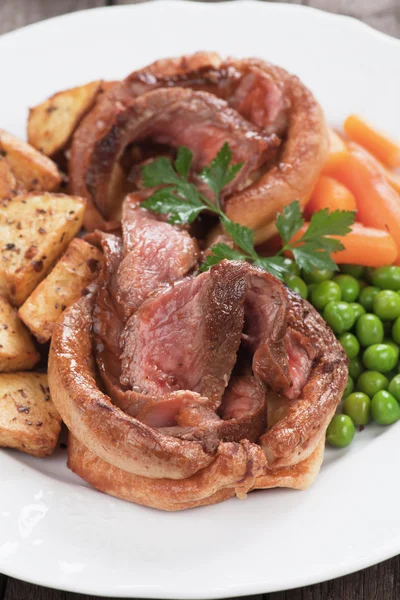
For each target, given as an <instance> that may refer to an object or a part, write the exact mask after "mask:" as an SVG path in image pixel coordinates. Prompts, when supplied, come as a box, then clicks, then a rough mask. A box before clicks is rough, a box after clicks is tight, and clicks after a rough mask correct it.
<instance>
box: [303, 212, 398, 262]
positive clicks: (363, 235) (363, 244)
mask: <svg viewBox="0 0 400 600" xmlns="http://www.w3.org/2000/svg"><path fill="white" fill-rule="evenodd" d="M308 225H309V223H305V225H303V227H302V228H301V230H300V232H298V233H297V234H296V236H295V238H294V239H299V238H300V237H301V236H302V235H303V233H304V232H305V231H306V229H307V227H308ZM332 237H334V238H335V239H337V240H340V241H341V242H342V244H343V246H344V247H345V249H344V250H340V251H339V252H333V253H332V258H333V260H334V261H335V262H336V263H337V264H339V265H340V264H345V265H351V264H354V265H363V266H365V267H384V266H385V265H391V264H393V263H394V262H395V261H396V259H397V256H398V249H397V246H396V243H395V241H394V239H393V237H392V236H391V235H390V233H388V232H387V231H382V230H381V229H374V228H372V227H364V225H361V223H354V225H352V227H351V232H350V233H348V234H347V235H344V236H338V235H335V236H332Z"/></svg>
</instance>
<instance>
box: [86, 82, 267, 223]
mask: <svg viewBox="0 0 400 600" xmlns="http://www.w3.org/2000/svg"><path fill="white" fill-rule="evenodd" d="M146 138H150V139H153V140H154V141H156V142H159V143H162V144H166V145H168V146H172V147H174V148H177V147H178V146H186V147H188V148H190V150H191V151H192V152H193V167H194V168H195V169H196V170H199V169H201V167H203V166H204V165H208V164H209V163H210V162H211V160H212V159H213V158H214V157H215V155H216V154H217V152H218V151H219V150H220V148H221V147H222V146H223V145H224V144H225V143H226V142H227V143H229V147H230V149H231V151H232V155H233V161H234V162H235V163H243V167H242V168H241V170H240V171H239V173H238V175H237V176H236V177H235V180H234V181H233V182H231V183H230V184H229V186H227V187H229V189H231V190H233V189H234V188H236V187H237V186H238V184H239V182H244V181H245V180H246V178H247V176H248V175H249V174H250V173H252V171H254V170H255V169H256V168H257V167H258V166H260V165H261V164H263V163H264V161H265V158H266V151H267V150H268V137H265V136H263V135H262V134H261V133H260V132H259V131H258V129H257V128H256V127H254V126H253V125H251V124H250V123H249V122H248V121H246V120H245V119H244V118H243V117H241V116H240V115H239V113H238V112H236V111H235V110H233V109H232V108H229V106H228V105H227V103H226V102H225V101H224V100H220V99H219V98H216V97H215V96H213V95H212V94H208V93H207V92H194V91H192V90H187V89H183V88H173V89H160V90H154V91H151V92H148V93H147V94H144V95H143V96H139V97H137V98H134V99H133V100H132V101H131V102H129V103H127V104H126V105H125V106H124V108H123V109H121V111H120V113H119V114H118V118H117V119H116V121H115V123H113V125H112V127H111V128H110V129H109V130H108V131H107V132H106V133H105V135H104V136H103V137H102V138H101V139H100V140H99V141H98V142H97V144H96V146H95V148H94V150H93V153H92V155H91V159H90V163H89V165H88V170H87V174H86V182H87V187H88V189H89V191H90V192H91V194H92V197H93V199H94V201H95V203H96V205H97V206H98V208H100V210H101V211H102V212H103V214H104V215H106V216H108V215H109V214H110V209H111V208H112V207H110V205H109V186H110V181H111V175H112V171H113V166H114V164H115V161H116V160H118V159H119V158H120V157H121V155H122V153H123V151H124V150H125V148H126V146H127V145H128V144H130V143H132V142H134V141H136V142H137V141H140V140H144V139H146ZM226 191H229V190H228V189H227V190H226Z"/></svg>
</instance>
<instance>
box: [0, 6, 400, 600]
mask: <svg viewBox="0 0 400 600" xmlns="http://www.w3.org/2000/svg"><path fill="white" fill-rule="evenodd" d="M154 4H162V5H163V6H164V7H165V6H167V7H168V6H170V7H171V8H174V7H178V6H179V9H180V10H181V9H182V7H184V10H187V9H188V8H189V7H190V9H189V10H190V11H193V10H205V11H210V12H211V11H213V10H221V9H222V10H223V9H226V7H227V6H229V5H235V6H236V7H238V6H243V7H246V6H247V7H249V6H255V5H259V6H263V7H265V9H266V10H272V11H276V12H284V11H288V12H291V13H293V12H302V13H304V12H308V13H309V14H310V15H315V16H317V18H320V19H324V20H328V21H331V22H336V23H338V24H339V25H340V23H344V22H346V23H347V24H348V26H351V27H354V28H357V29H358V30H359V31H360V33H361V32H362V31H363V32H364V33H363V34H362V35H368V36H372V37H374V38H375V39H376V41H377V42H378V41H379V43H384V44H392V45H393V46H394V47H396V48H397V49H399V48H400V39H397V38H395V37H393V36H390V35H388V34H386V33H383V32H381V31H378V30H376V29H375V28H373V27H372V26H370V25H368V24H366V23H364V22H362V21H360V20H359V19H357V18H355V17H352V16H348V15H341V14H336V13H329V12H327V11H324V10H321V9H318V8H314V7H309V6H303V5H298V4H290V3H286V2H284V3H275V2H263V1H261V0H224V1H222V2H217V3H206V2H201V1H190V0H152V1H151V2H142V3H140V4H129V5H118V6H103V7H93V8H88V9H83V10H79V11H75V12H71V13H67V14H63V15H59V16H55V17H50V18H48V19H44V20H42V21H39V22H37V23H32V24H30V25H26V26H23V27H20V28H18V29H15V30H13V31H10V32H7V33H4V34H2V35H1V36H0V44H1V42H2V41H3V40H4V39H5V38H7V39H12V38H13V37H14V38H16V41H18V39H17V38H18V37H19V36H21V35H23V34H24V33H25V31H26V30H34V29H38V30H40V29H41V28H47V27H49V26H50V27H51V24H52V22H53V21H57V22H59V21H61V20H75V19H79V18H80V17H81V14H84V13H93V12H95V13H102V12H108V11H112V12H121V13H123V12H128V11H129V12H130V11H138V12H140V11H141V10H147V7H148V6H149V5H154ZM145 7H146V8H145ZM236 10H238V9H236ZM262 10H264V8H263V9H262ZM2 454H3V453H2ZM5 456H6V459H5V462H6V466H7V464H8V465H10V464H11V462H13V457H12V456H8V454H7V453H6V454H5ZM1 458H2V460H1V462H3V456H2V457H1ZM26 467H27V468H29V469H30V470H32V471H33V470H34V469H31V467H29V466H26ZM35 473H36V477H38V479H39V478H43V477H44V478H49V479H50V480H52V478H51V477H50V476H48V475H46V474H44V473H38V472H35ZM65 485H70V484H65ZM387 546H388V547H386V546H385V547H384V548H382V546H379V549H377V550H376V549H374V551H373V552H370V553H369V554H368V558H364V557H359V558H358V560H357V559H354V560H353V562H352V564H351V567H350V568H347V567H345V566H343V565H342V564H341V563H335V565H334V566H333V567H332V568H331V569H330V570H329V571H328V570H326V577H325V576H324V578H321V577H319V576H317V578H316V577H315V576H313V575H312V574H311V572H310V573H309V574H307V575H304V576H303V577H301V578H300V577H298V578H297V580H296V581H295V582H292V583H291V584H290V586H289V587H285V588H282V587H274V588H271V589H269V590H268V592H265V589H264V588H263V587H262V583H259V582H257V583H256V584H253V583H244V584H243V583H241V584H234V585H231V586H230V587H229V588H227V587H226V586H225V587H224V586H223V585H221V586H220V587H218V588H214V589H213V590H211V589H209V590H208V591H207V593H204V592H203V593H201V594H196V593H194V594H191V595H190V598H192V599H193V600H194V599H196V600H201V599H204V600H205V599H208V598H209V599H212V598H228V597H231V596H245V595H253V594H261V593H273V592H277V591H281V590H283V589H286V590H290V589H294V588H297V587H303V586H307V585H313V584H316V583H319V582H323V581H328V580H330V579H335V578H337V577H341V576H344V575H347V574H350V573H354V572H356V571H359V570H361V569H364V568H367V567H369V566H371V565H374V564H377V563H379V562H381V561H383V560H386V559H389V558H391V557H393V556H396V555H397V554H398V552H399V550H400V545H399V546H396V547H395V544H394V543H393V542H391V543H388V544H387ZM3 567H5V568H4V570H3V574H4V575H7V576H10V577H15V578H19V579H21V578H23V580H24V581H27V582H29V583H32V584H35V585H40V586H43V587H47V588H56V589H63V590H66V591H69V592H74V593H83V594H96V595H98V596H100V597H106V596H110V595H113V594H115V593H116V592H117V593H119V594H120V593H121V591H118V590H117V589H115V587H114V588H112V587H109V588H105V589H104V590H103V591H100V592H99V590H94V588H93V587H91V585H90V584H89V585H87V584H85V585H82V582H80V583H79V585H77V586H74V584H73V580H69V583H68V586H65V585H64V584H63V587H62V588H58V585H59V584H57V577H55V578H54V579H52V577H51V573H50V574H48V577H47V579H45V578H43V571H42V572H41V575H42V577H41V576H38V577H37V578H34V577H29V578H26V577H24V575H23V572H22V571H23V569H21V570H19V569H18V567H17V568H7V565H2V569H3ZM156 587H157V586H155V587H154V588H148V589H146V588H144V587H143V586H142V587H140V586H139V587H138V588H137V589H135V584H134V583H133V584H132V585H131V586H130V587H129V590H126V591H124V592H123V595H122V596H119V597H121V598H122V597H126V598H130V597H132V595H136V597H141V598H160V599H161V598H162V599H170V598H171V597H172V596H171V595H169V594H164V593H163V592H162V588H161V585H160V589H159V590H157V589H155V588H156ZM188 597H189V596H187V595H183V594H174V596H173V598H175V600H177V599H182V600H183V599H185V598H188Z"/></svg>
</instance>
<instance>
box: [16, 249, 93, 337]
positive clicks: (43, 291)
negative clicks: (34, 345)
mask: <svg viewBox="0 0 400 600" xmlns="http://www.w3.org/2000/svg"><path fill="white" fill-rule="evenodd" d="M102 259H103V255H102V253H101V252H100V251H99V250H98V249H97V248H95V247H94V246H92V245H91V244H88V243H87V242H85V241H84V240H82V239H79V238H76V239H74V240H72V242H71V243H70V245H69V246H68V248H67V251H66V252H65V254H64V256H62V257H61V259H60V260H59V261H58V263H57V264H56V266H55V267H54V269H53V270H52V271H51V272H50V274H49V275H48V276H47V277H46V279H44V280H43V281H42V282H41V283H40V284H39V285H38V287H37V288H36V289H35V290H34V291H33V292H32V294H31V295H30V296H29V298H27V300H25V302H24V304H23V305H22V306H21V308H20V309H19V311H18V314H19V316H20V318H21V319H22V321H24V323H25V324H26V325H27V326H28V327H29V329H30V330H31V332H32V333H33V334H34V335H35V336H36V338H37V339H38V341H39V342H42V343H43V342H47V341H48V340H49V339H50V338H51V334H52V333H53V329H54V325H55V323H56V321H57V319H58V317H59V316H60V314H61V313H62V312H63V310H65V308H67V306H69V305H70V304H72V302H74V300H76V299H77V298H79V296H80V295H81V294H82V292H83V293H84V292H85V289H86V286H87V285H89V283H90V282H91V281H93V279H95V278H96V277H97V274H98V272H99V268H100V266H101V262H102Z"/></svg>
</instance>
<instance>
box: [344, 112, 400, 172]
mask: <svg viewBox="0 0 400 600" xmlns="http://www.w3.org/2000/svg"><path fill="white" fill-rule="evenodd" d="M344 130H345V132H346V134H347V135H348V136H349V138H350V139H351V140H353V142H357V144H360V145H361V146H363V147H364V148H365V149H366V150H368V151H369V152H371V154H373V155H374V156H376V158H378V159H379V160H380V161H382V162H383V163H384V164H385V165H386V166H387V167H389V168H391V169H396V168H397V167H399V166H400V145H399V144H396V143H395V142H394V141H392V140H390V139H389V138H388V137H386V136H385V135H383V134H382V133H380V132H379V131H377V130H376V129H374V128H373V127H371V125H369V124H368V123H366V122H365V121H364V120H363V119H361V117H358V116H357V115H350V116H349V117H347V119H346V121H345V122H344Z"/></svg>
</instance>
